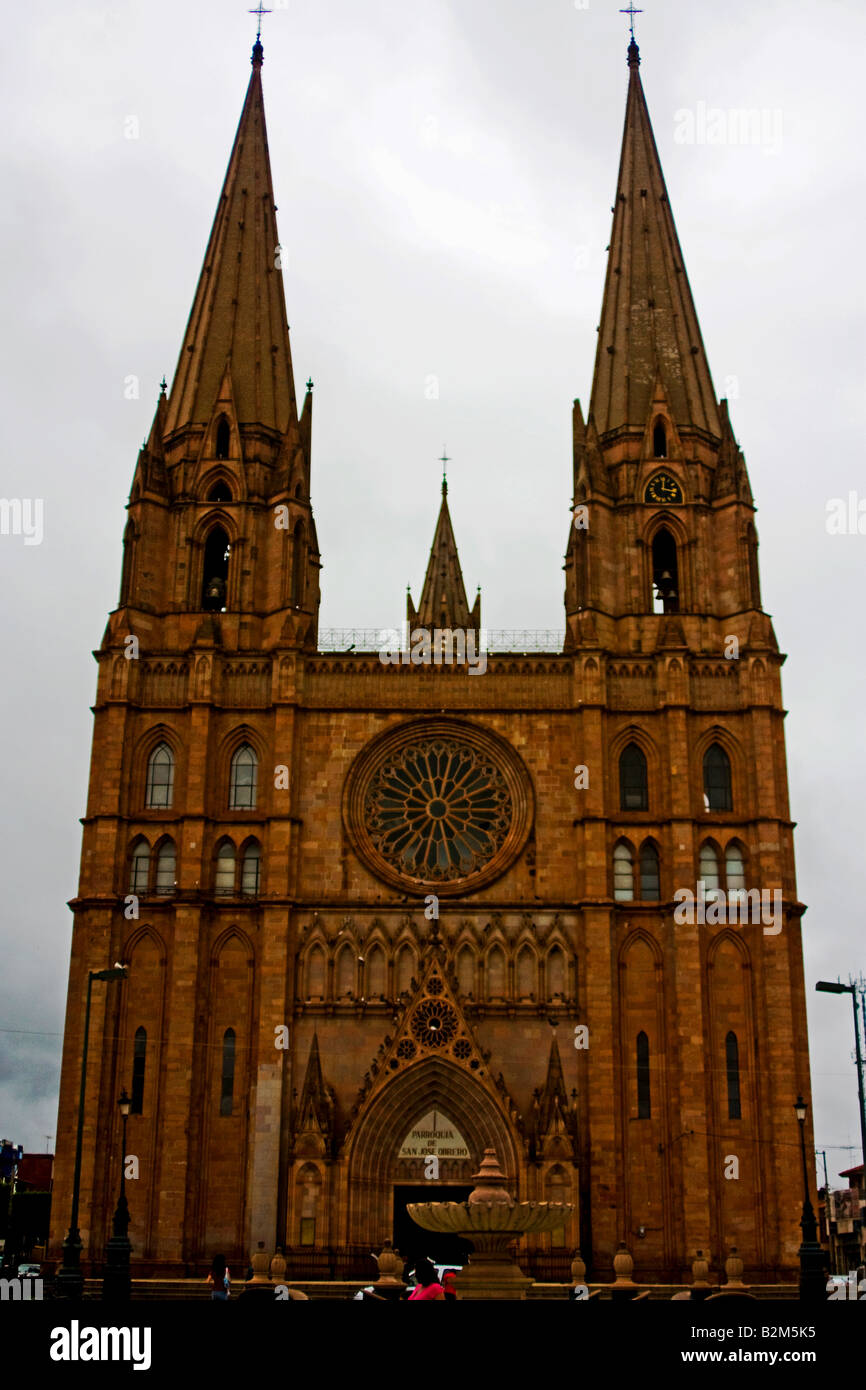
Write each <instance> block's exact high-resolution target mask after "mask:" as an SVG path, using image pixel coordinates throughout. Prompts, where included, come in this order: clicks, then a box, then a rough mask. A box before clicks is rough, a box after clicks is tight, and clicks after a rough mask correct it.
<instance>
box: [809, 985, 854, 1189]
mask: <svg viewBox="0 0 866 1390" xmlns="http://www.w3.org/2000/svg"><path fill="white" fill-rule="evenodd" d="M815 988H816V990H817V991H818V992H819V994H850V996H851V1003H852V1004H853V1006H854V1047H855V1056H856V1058H857V1095H858V1097H859V1099H860V1149H861V1155H860V1161H861V1163H862V1164H863V1183H861V1187H862V1186H863V1185H866V1095H864V1085H863V1053H862V1051H861V1048H860V1017H859V1008H858V1002H857V986H856V985H855V984H853V983H851V984H848V985H843V984H840V983H839V982H838V981H837V980H819V981H818V983H817V984H816V986H815Z"/></svg>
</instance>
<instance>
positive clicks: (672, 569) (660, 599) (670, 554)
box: [652, 526, 680, 613]
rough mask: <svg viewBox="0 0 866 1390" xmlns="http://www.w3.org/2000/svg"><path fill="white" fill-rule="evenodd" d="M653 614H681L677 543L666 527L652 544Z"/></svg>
mask: <svg viewBox="0 0 866 1390" xmlns="http://www.w3.org/2000/svg"><path fill="white" fill-rule="evenodd" d="M652 564H653V594H652V599H653V612H654V613H679V611H680V583H679V566H678V564H677V543H676V541H675V540H674V538H673V536H672V535H671V533H670V531H669V530H668V528H667V527H666V526H662V528H661V529H660V530H659V531H657V532H656V534H655V536H654V538H653V543H652Z"/></svg>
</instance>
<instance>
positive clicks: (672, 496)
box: [644, 473, 683, 504]
mask: <svg viewBox="0 0 866 1390" xmlns="http://www.w3.org/2000/svg"><path fill="white" fill-rule="evenodd" d="M682 500H683V490H682V488H681V487H680V485H679V483H678V482H677V480H676V478H672V477H671V475H670V473H656V475H655V477H654V478H650V480H649V482H648V483H647V485H646V492H645V493H644V501H645V502H656V503H658V502H664V503H668V504H670V503H676V502H682Z"/></svg>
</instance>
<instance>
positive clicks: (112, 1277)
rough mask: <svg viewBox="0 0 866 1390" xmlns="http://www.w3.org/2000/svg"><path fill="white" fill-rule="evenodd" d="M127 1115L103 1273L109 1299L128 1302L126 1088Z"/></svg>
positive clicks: (122, 1098)
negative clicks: (117, 1193)
mask: <svg viewBox="0 0 866 1390" xmlns="http://www.w3.org/2000/svg"><path fill="white" fill-rule="evenodd" d="M117 1104H118V1106H119V1107H120V1114H121V1117H122V1119H123V1138H122V1142H121V1146H120V1195H119V1197H118V1199H117V1206H116V1207H115V1209H114V1220H113V1222H112V1228H111V1239H110V1240H109V1242H108V1244H107V1245H106V1247H105V1271H104V1273H103V1276H102V1298H103V1301H104V1302H105V1303H128V1302H129V1299H130V1295H131V1293H132V1283H131V1280H130V1274H129V1255H130V1251H131V1249H132V1246H131V1244H130V1241H129V1236H128V1234H127V1233H128V1231H129V1205H128V1203H127V1200H126V1121H127V1119H128V1118H129V1110H130V1106H131V1105H132V1102H131V1101H130V1099H129V1096H128V1095H127V1094H126V1090H125V1089H124V1090H123V1091H121V1093H120V1099H119V1100H118V1102H117Z"/></svg>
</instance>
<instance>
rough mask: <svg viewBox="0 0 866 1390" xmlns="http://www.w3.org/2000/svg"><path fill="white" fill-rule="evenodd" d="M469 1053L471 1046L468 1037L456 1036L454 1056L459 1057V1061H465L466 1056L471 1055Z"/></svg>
mask: <svg viewBox="0 0 866 1390" xmlns="http://www.w3.org/2000/svg"><path fill="white" fill-rule="evenodd" d="M471 1053H472V1048H471V1046H470V1044H469V1040H468V1038H458V1039H457V1041H456V1043H455V1044H454V1056H455V1057H459V1058H460V1061H461V1062H465V1061H466V1058H467V1057H469V1056H471Z"/></svg>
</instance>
